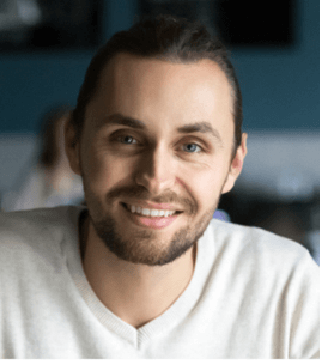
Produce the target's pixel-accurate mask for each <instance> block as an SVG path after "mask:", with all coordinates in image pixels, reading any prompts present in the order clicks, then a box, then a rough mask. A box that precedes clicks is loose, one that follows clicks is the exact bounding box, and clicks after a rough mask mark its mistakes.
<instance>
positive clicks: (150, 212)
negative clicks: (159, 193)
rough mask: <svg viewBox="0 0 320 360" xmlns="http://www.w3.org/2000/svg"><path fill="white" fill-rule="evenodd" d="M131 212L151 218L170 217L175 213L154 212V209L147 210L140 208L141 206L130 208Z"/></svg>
mask: <svg viewBox="0 0 320 360" xmlns="http://www.w3.org/2000/svg"><path fill="white" fill-rule="evenodd" d="M130 208H131V209H130V210H131V212H132V213H137V214H142V215H147V216H151V217H168V216H170V215H172V214H174V213H175V211H164V210H154V209H146V208H140V207H139V206H137V207H136V206H133V205H132V206H130Z"/></svg>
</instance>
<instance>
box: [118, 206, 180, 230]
mask: <svg viewBox="0 0 320 360" xmlns="http://www.w3.org/2000/svg"><path fill="white" fill-rule="evenodd" d="M121 208H122V209H123V211H125V213H126V214H127V216H128V218H129V219H130V220H131V221H132V222H133V223H134V224H135V225H138V226H142V227H146V228H149V229H154V230H161V229H163V228H165V227H168V226H169V225H171V224H172V223H173V222H174V221H175V220H176V219H177V218H178V216H180V215H178V214H176V215H170V216H169V217H153V218H152V217H146V216H141V215H140V214H135V213H132V212H131V211H130V210H128V209H126V208H125V207H124V206H121Z"/></svg>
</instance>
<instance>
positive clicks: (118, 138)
mask: <svg viewBox="0 0 320 360" xmlns="http://www.w3.org/2000/svg"><path fill="white" fill-rule="evenodd" d="M126 136H129V137H131V138H133V139H134V136H132V135H128V134H126V135H120V136H117V137H116V138H115V139H114V141H115V142H117V141H119V140H120V139H123V138H124V137H126ZM124 145H131V144H124ZM187 145H196V146H198V147H199V148H200V149H201V151H197V152H187V153H188V154H198V153H203V152H205V151H204V148H203V147H202V146H201V145H199V144H198V143H196V142H192V141H191V142H188V143H187Z"/></svg>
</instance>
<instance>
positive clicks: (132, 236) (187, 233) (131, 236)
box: [84, 180, 226, 266]
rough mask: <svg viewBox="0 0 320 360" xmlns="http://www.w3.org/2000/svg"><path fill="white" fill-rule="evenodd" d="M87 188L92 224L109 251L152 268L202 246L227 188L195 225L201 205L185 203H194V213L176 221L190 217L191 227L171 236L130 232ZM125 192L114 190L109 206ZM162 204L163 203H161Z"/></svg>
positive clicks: (135, 228)
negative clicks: (116, 197) (200, 241)
mask: <svg viewBox="0 0 320 360" xmlns="http://www.w3.org/2000/svg"><path fill="white" fill-rule="evenodd" d="M225 181H226V180H225ZM225 181H224V183H225ZM85 185H86V184H85V182H84V187H85V194H86V201H87V206H88V209H89V217H90V221H91V223H92V225H93V228H94V230H95V232H96V234H97V236H98V237H99V238H100V240H101V241H102V242H103V244H104V245H105V246H106V248H107V249H108V250H109V251H110V252H111V253H112V254H114V255H115V256H116V257H117V258H118V259H121V260H124V261H128V262H131V263H136V264H143V265H148V266H163V265H166V264H169V263H171V262H173V261H175V260H176V259H178V258H179V257H181V256H182V255H183V254H185V253H186V252H187V251H188V250H189V249H190V248H192V247H193V246H195V245H196V244H197V243H198V241H199V239H200V238H201V237H202V236H203V235H204V233H205V231H206V229H207V227H208V225H209V224H210V222H211V220H212V217H213V214H214V212H215V210H216V209H217V206H218V203H219V200H220V196H221V192H222V188H223V186H221V189H220V192H219V195H218V197H217V198H216V200H215V202H214V204H213V206H212V207H211V208H210V209H209V210H207V211H206V212H205V213H204V214H203V215H202V216H201V217H200V219H198V220H197V221H195V222H194V220H193V219H192V218H193V216H195V215H196V214H197V213H198V206H197V204H195V205H193V204H192V203H190V201H189V200H188V201H185V203H189V204H190V210H191V211H190V212H183V213H182V214H180V215H178V218H177V219H176V220H175V221H180V220H181V219H179V217H180V216H188V218H189V219H188V225H185V226H183V227H181V228H180V229H178V230H177V231H175V232H174V233H173V234H171V235H168V231H167V230H153V229H139V228H138V227H137V226H133V227H132V228H131V230H130V231H128V229H126V228H125V227H124V226H123V224H122V223H121V220H120V221H119V220H117V219H116V217H115V216H114V215H113V214H112V213H110V212H108V211H106V210H105V206H104V202H103V201H101V198H99V197H97V196H95V194H93V193H92V192H91V191H90V189H89V188H87V189H86V186H85ZM223 185H224V184H223ZM123 190H124V189H122V190H120V189H116V190H112V191H111V192H110V193H109V194H108V195H107V196H106V197H105V199H106V203H110V202H112V201H111V199H112V198H113V197H114V195H116V196H119V195H121V194H124V193H125V192H126V191H125V190H124V191H123ZM120 193H121V194H120ZM127 193H128V194H130V195H131V196H132V195H136V196H137V195H138V196H137V197H136V198H137V199H139V198H140V199H141V197H139V194H141V192H140V191H135V192H133V191H132V189H131V190H130V189H128V190H127ZM112 194H113V195H112ZM159 199H160V198H159ZM158 202H161V201H160V200H158ZM163 202H165V201H163ZM177 203H179V202H177ZM180 203H181V202H180ZM125 211H127V210H125ZM118 218H119V215H118ZM124 221H128V220H124ZM168 237H170V238H168Z"/></svg>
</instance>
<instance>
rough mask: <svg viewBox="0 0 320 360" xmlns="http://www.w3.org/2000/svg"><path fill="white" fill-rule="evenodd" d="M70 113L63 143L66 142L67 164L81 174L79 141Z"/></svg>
mask: <svg viewBox="0 0 320 360" xmlns="http://www.w3.org/2000/svg"><path fill="white" fill-rule="evenodd" d="M71 116H72V113H70V114H69V116H68V120H67V122H66V125H65V126H66V127H65V143H66V148H65V149H66V154H67V158H68V161H69V165H70V167H71V169H72V170H73V172H74V173H75V174H77V175H79V176H81V168H80V153H79V151H80V146H79V141H78V139H77V137H76V130H75V128H74V125H73V124H72V121H71V120H72V118H71Z"/></svg>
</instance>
